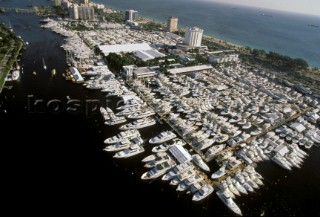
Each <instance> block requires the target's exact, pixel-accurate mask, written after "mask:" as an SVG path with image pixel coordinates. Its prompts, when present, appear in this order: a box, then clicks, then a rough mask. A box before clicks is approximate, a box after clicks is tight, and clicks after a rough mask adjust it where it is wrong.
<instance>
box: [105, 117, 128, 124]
mask: <svg viewBox="0 0 320 217" xmlns="http://www.w3.org/2000/svg"><path fill="white" fill-rule="evenodd" d="M126 121H127V119H126V118H125V117H123V116H121V117H118V116H114V117H113V118H111V117H110V119H109V120H107V121H105V122H104V123H105V124H106V125H108V126H113V125H117V124H122V123H124V122H126Z"/></svg>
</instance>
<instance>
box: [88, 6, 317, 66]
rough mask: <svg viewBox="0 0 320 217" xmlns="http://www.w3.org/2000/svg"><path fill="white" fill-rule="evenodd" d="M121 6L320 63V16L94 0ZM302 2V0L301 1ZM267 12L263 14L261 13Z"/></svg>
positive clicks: (246, 44) (237, 7) (243, 9)
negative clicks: (176, 19) (311, 25)
mask: <svg viewBox="0 0 320 217" xmlns="http://www.w3.org/2000/svg"><path fill="white" fill-rule="evenodd" d="M94 2H100V3H104V4H107V5H108V6H112V7H115V8H119V9H121V10H126V9H130V8H133V9H136V10H138V11H139V14H141V15H143V16H146V17H149V18H151V19H155V20H159V21H161V22H166V20H167V19H168V17H169V16H176V17H178V18H179V26H181V27H191V26H199V27H201V28H203V29H204V33H205V34H208V35H213V36H215V37H217V38H220V39H222V40H226V41H229V42H233V43H236V44H240V45H243V46H250V47H253V48H259V49H264V50H267V51H276V52H279V53H281V54H284V55H289V56H291V57H295V58H298V57H300V58H303V59H305V60H306V61H308V63H309V64H310V65H311V66H316V67H318V68H319V67H320V28H315V27H310V26H308V25H309V24H313V25H318V26H320V9H319V16H318V17H317V16H308V15H301V14H294V13H287V12H279V11H272V10H265V9H257V8H248V7H241V6H232V5H227V4H221V3H216V2H210V1H207V0H174V1H172V0H130V1H127V0H95V1H94ZM301 4H303V3H301ZM262 13H263V14H265V15H266V16H262V15H261V14H262Z"/></svg>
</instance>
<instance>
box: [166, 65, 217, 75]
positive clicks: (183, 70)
mask: <svg viewBox="0 0 320 217" xmlns="http://www.w3.org/2000/svg"><path fill="white" fill-rule="evenodd" d="M212 68H213V67H212V66H211V65H198V66H189V67H183V68H176V69H169V70H168V71H169V73H171V74H180V73H188V72H196V71H203V70H210V69H212Z"/></svg>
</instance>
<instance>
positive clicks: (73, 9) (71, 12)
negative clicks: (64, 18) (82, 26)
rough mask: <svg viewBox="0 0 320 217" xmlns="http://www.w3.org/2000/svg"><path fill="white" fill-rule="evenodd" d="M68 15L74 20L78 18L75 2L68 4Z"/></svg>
mask: <svg viewBox="0 0 320 217" xmlns="http://www.w3.org/2000/svg"><path fill="white" fill-rule="evenodd" d="M69 15H70V18H72V19H74V20H77V19H79V13H78V5H77V4H73V5H71V6H70V8H69Z"/></svg>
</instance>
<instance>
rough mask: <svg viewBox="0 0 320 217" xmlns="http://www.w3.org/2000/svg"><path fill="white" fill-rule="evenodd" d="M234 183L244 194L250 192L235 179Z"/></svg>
mask: <svg viewBox="0 0 320 217" xmlns="http://www.w3.org/2000/svg"><path fill="white" fill-rule="evenodd" d="M232 182H233V185H234V187H236V189H237V190H238V191H239V192H240V193H242V194H248V192H247V190H246V189H245V188H244V187H243V186H242V185H241V184H240V183H239V182H238V181H237V180H235V179H232Z"/></svg>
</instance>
